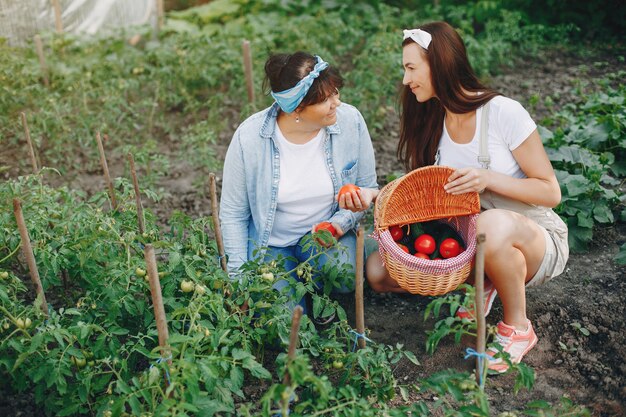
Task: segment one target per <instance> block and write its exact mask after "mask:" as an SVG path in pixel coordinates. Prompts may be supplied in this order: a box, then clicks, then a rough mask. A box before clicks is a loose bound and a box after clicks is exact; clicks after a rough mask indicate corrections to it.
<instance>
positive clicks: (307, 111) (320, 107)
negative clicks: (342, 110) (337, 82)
mask: <svg viewBox="0 0 626 417" xmlns="http://www.w3.org/2000/svg"><path fill="white" fill-rule="evenodd" d="M340 105H341V101H340V100H339V90H335V92H334V93H333V94H331V95H329V96H328V97H326V100H324V101H322V102H320V103H317V104H311V105H308V106H306V107H305V108H304V109H302V111H300V112H299V116H300V120H301V121H302V122H305V123H308V124H312V125H317V126H319V127H326V126H332V125H334V124H335V123H337V107H339V106H340Z"/></svg>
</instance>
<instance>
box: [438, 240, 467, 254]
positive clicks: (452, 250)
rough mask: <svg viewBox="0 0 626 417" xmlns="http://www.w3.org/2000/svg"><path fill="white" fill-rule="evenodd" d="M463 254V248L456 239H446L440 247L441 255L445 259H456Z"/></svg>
mask: <svg viewBox="0 0 626 417" xmlns="http://www.w3.org/2000/svg"><path fill="white" fill-rule="evenodd" d="M461 252H463V248H461V245H459V242H457V241H456V239H452V238H451V237H449V238H447V239H444V240H443V241H442V242H441V244H440V245H439V253H440V254H441V256H443V257H444V258H445V259H448V258H454V257H455V256H458V255H459V254H460V253H461Z"/></svg>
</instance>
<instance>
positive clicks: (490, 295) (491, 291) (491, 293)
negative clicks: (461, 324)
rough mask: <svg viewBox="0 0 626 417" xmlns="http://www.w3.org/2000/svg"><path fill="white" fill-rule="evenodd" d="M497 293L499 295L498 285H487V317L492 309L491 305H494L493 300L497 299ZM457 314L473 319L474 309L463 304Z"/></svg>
mask: <svg viewBox="0 0 626 417" xmlns="http://www.w3.org/2000/svg"><path fill="white" fill-rule="evenodd" d="M496 295H498V291H496V287H494V286H493V285H489V286H488V287H485V295H484V300H485V310H484V311H485V317H487V315H488V314H489V312H490V311H491V306H492V305H493V301H494V300H495V299H496ZM456 316H457V317H458V318H460V319H468V320H473V319H474V309H472V310H468V309H466V308H465V307H463V306H461V307H459V308H458V310H457V311H456Z"/></svg>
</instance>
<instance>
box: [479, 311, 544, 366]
mask: <svg viewBox="0 0 626 417" xmlns="http://www.w3.org/2000/svg"><path fill="white" fill-rule="evenodd" d="M526 321H527V322H528V327H527V328H526V330H517V329H516V328H515V327H513V326H509V325H508V324H505V323H503V322H499V323H498V332H497V333H496V340H495V343H498V344H499V345H500V346H502V350H503V351H504V352H507V353H508V354H509V355H511V362H513V363H520V362H521V361H522V358H523V357H524V355H526V354H527V353H528V352H529V351H530V350H531V349H532V348H533V347H534V346H535V345H536V344H537V340H538V339H537V335H536V334H535V331H534V330H533V325H532V324H531V323H530V320H526ZM496 353H498V351H497V350H496V349H494V348H493V347H491V348H489V349H487V355H489V356H494V355H495V354H496ZM489 369H490V370H492V371H495V372H498V373H502V372H506V371H507V370H508V369H509V365H508V364H507V363H506V361H504V360H503V359H502V358H497V359H494V360H490V361H489Z"/></svg>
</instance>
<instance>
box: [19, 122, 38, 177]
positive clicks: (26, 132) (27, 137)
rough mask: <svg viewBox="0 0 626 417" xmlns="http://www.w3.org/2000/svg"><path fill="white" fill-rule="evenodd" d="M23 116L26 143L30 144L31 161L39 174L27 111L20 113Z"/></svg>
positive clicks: (35, 171) (34, 169)
mask: <svg viewBox="0 0 626 417" xmlns="http://www.w3.org/2000/svg"><path fill="white" fill-rule="evenodd" d="M20 114H21V116H22V126H24V136H26V143H27V144H28V154H29V155H30V163H31V165H32V166H33V172H34V173H35V174H37V173H38V172H39V168H37V158H35V149H34V148H33V142H32V141H31V140H30V130H29V129H28V122H27V121H26V113H24V112H22V113H20Z"/></svg>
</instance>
